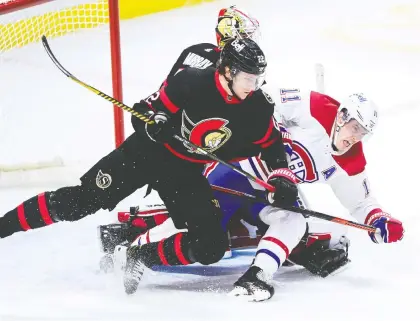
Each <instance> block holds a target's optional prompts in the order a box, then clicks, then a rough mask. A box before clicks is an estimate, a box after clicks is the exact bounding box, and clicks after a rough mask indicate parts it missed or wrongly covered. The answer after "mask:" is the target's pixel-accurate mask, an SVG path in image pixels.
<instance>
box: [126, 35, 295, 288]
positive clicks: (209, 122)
mask: <svg viewBox="0 0 420 321" xmlns="http://www.w3.org/2000/svg"><path fill="white" fill-rule="evenodd" d="M265 66H266V62H265V56H264V54H263V52H262V51H261V50H260V48H259V47H258V45H257V44H256V43H255V42H254V41H252V40H250V39H235V40H233V41H230V42H228V43H227V44H226V45H225V47H224V49H223V50H222V53H221V58H220V61H219V65H218V68H217V70H215V69H214V68H211V67H209V68H207V69H205V70H199V69H195V68H187V69H185V70H183V71H181V72H179V73H177V74H176V75H175V76H174V77H172V78H170V79H169V81H168V84H167V85H166V86H164V87H162V89H161V90H160V92H159V93H157V94H154V95H152V96H151V98H150V99H146V100H145V101H142V102H140V103H139V104H136V105H135V106H134V108H135V109H136V110H138V111H140V112H142V113H145V112H150V113H151V114H153V116H152V117H153V119H155V120H157V121H158V125H157V126H154V128H150V130H149V126H146V129H147V132H148V135H149V136H150V137H151V138H152V139H154V140H159V141H161V142H163V143H164V146H165V147H167V149H168V150H169V151H170V152H172V153H173V154H175V155H177V156H178V157H179V158H182V159H184V160H188V161H189V162H192V163H200V164H203V163H208V162H209V160H208V159H206V157H205V156H203V155H200V154H197V153H194V151H191V150H188V149H186V148H185V147H184V146H183V145H182V143H180V142H178V141H175V140H174V139H171V138H170V137H171V135H170V134H169V133H173V132H174V131H175V132H177V133H178V132H179V130H180V133H181V134H182V135H183V137H185V138H188V139H189V140H190V141H191V142H193V143H195V144H197V145H199V146H202V147H204V148H206V150H208V151H210V152H212V153H215V154H216V155H218V156H219V157H221V158H223V159H227V160H233V159H238V158H243V157H246V155H258V154H260V153H261V157H262V158H263V159H265V160H266V161H267V163H268V164H269V166H270V167H271V168H272V169H274V171H273V173H277V174H278V175H277V174H274V176H275V177H272V178H271V179H270V182H271V183H273V184H274V185H275V186H276V188H277V187H278V188H279V189H278V190H277V191H276V193H275V195H276V196H275V198H277V199H282V200H281V201H282V202H285V203H286V204H289V205H293V204H294V202H295V201H296V198H297V188H296V186H295V184H294V182H293V179H292V178H291V177H292V176H293V174H292V175H290V174H291V172H290V171H289V170H288V168H287V160H286V158H285V152H284V146H283V145H282V144H278V141H279V140H280V139H281V137H280V135H279V132H278V130H277V129H276V128H275V126H274V119H273V117H272V113H273V104H272V101H271V98H270V97H268V96H267V95H266V94H265V93H264V92H263V91H261V90H260V89H259V87H260V85H261V84H262V82H263V81H264V73H265ZM151 109H152V110H153V112H151V111H150V110H151ZM169 114H170V115H171V116H169ZM159 122H163V123H164V125H163V126H161V125H159ZM133 124H134V128H136V130H140V128H143V127H144V125H143V124H142V123H141V122H139V121H138V120H137V119H134V118H133ZM160 124H161V123H160ZM156 133H158V134H159V138H158V139H156ZM276 142H277V143H276ZM156 161H158V160H156ZM166 161H167V162H168V163H169V162H172V160H171V159H168V160H166ZM188 167H192V165H191V163H190V164H189V165H188ZM197 168H198V167H197ZM280 168H281V169H282V171H275V169H280ZM200 169H202V167H201V166H200ZM176 170H177V173H176V175H175V176H176V177H177V178H178V179H179V180H182V182H181V181H178V182H177V184H174V182H170V184H168V181H162V182H160V181H158V182H156V183H152V185H153V187H154V188H155V189H156V190H157V191H158V193H159V196H160V197H161V198H162V199H163V201H164V202H165V204H167V207H168V210H169V212H170V213H171V215H172V219H173V220H174V224H175V226H177V227H178V228H185V227H188V232H183V233H177V234H175V235H173V236H171V237H169V238H167V239H165V240H164V241H161V242H155V243H148V244H146V245H144V246H141V245H140V244H139V245H132V246H131V247H130V248H129V249H128V251H127V265H126V273H125V278H124V285H125V288H126V292H127V293H129V294H130V293H134V292H135V291H136V289H137V286H138V283H139V281H140V279H141V276H142V273H143V269H144V267H145V266H147V267H152V266H155V265H186V264H191V263H194V262H200V263H202V264H209V263H213V262H216V261H217V260H220V259H221V258H222V256H223V254H224V251H225V248H223V246H226V245H227V236H226V231H224V230H223V228H220V227H219V226H218V227H216V226H215V225H213V224H215V223H218V224H220V223H221V217H220V216H219V215H220V213H219V210H220V208H219V206H218V202H217V201H216V200H213V201H214V203H212V204H211V202H210V201H211V197H210V195H212V193H211V190H210V185H209V184H208V183H207V184H204V180H205V178H204V177H203V176H202V173H200V172H199V171H194V173H193V172H192V171H189V172H188V173H187V172H186V171H181V168H178V167H177V168H176ZM286 172H287V174H286ZM172 175H174V174H172ZM185 175H188V178H187V177H185ZM199 176H200V178H199ZM193 177H194V178H193ZM203 179H204V180H203ZM196 181H197V182H198V181H200V184H201V183H202V185H203V186H202V187H199V185H200V184H198V183H197V182H196ZM185 184H188V187H186V186H184V185H185ZM204 185H205V188H204ZM181 186H182V188H183V189H184V190H185V191H187V190H188V192H183V193H180V188H181ZM168 188H170V191H171V192H170V193H168V194H170V197H168V195H165V194H163V193H162V190H165V189H168ZM199 188H200V189H201V190H200V189H199ZM204 191H205V192H206V193H208V195H207V194H204ZM180 194H185V195H180ZM203 196H206V197H207V198H206V201H204V200H203V198H202V197H203ZM182 197H184V198H182ZM178 199H179V200H180V201H179V202H178V203H177V204H174V200H178ZM200 199H201V202H200V203H199V200H200ZM206 202H207V203H206ZM285 203H283V204H285ZM203 204H204V205H205V204H207V205H210V204H211V205H213V206H212V207H213V212H212V211H210V206H209V209H206V208H205V207H203ZM176 206H177V207H176ZM170 208H171V209H170ZM215 208H217V213H216V212H215V211H214V209H215ZM206 210H207V213H208V214H206ZM214 231H216V234H214ZM221 240H223V242H222V241H221ZM216 249H217V254H216V253H215V251H216ZM209 254H212V255H210V256H209Z"/></svg>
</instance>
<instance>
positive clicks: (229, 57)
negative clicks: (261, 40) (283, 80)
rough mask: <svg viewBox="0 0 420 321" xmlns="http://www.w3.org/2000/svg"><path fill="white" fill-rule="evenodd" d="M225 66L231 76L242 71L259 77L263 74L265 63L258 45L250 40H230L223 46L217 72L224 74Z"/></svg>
mask: <svg viewBox="0 0 420 321" xmlns="http://www.w3.org/2000/svg"><path fill="white" fill-rule="evenodd" d="M226 66H228V67H229V68H230V69H231V72H232V73H233V74H235V73H236V72H239V71H243V72H246V73H249V74H254V75H261V74H263V73H264V72H265V68H266V67H267V62H266V59H265V55H264V52H263V51H262V50H261V48H260V47H259V46H258V44H257V43H256V42H255V41H253V40H252V39H249V38H244V39H234V40H231V41H229V42H227V43H226V45H225V46H224V48H223V50H222V52H221V54H220V60H219V72H220V73H222V74H224V69H225V67H226Z"/></svg>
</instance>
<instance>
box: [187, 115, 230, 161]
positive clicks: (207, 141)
mask: <svg viewBox="0 0 420 321" xmlns="http://www.w3.org/2000/svg"><path fill="white" fill-rule="evenodd" d="M228 123H229V121H228V120H226V119H223V118H208V119H204V120H201V121H199V122H198V123H196V124H195V123H194V122H193V121H191V119H189V118H188V116H187V114H186V113H185V110H184V111H183V112H182V128H181V133H182V136H183V137H184V138H185V139H188V140H189V141H190V142H191V143H193V144H195V145H197V146H200V147H202V148H203V149H205V150H206V151H208V152H214V151H215V150H217V149H219V148H220V147H222V146H223V145H224V144H225V143H226V142H227V141H228V140H229V138H230V136H232V131H231V130H230V129H229V128H227V127H226V125H227V124H228ZM189 151H190V152H191V153H192V152H194V151H192V150H189Z"/></svg>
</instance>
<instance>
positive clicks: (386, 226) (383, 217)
mask: <svg viewBox="0 0 420 321" xmlns="http://www.w3.org/2000/svg"><path fill="white" fill-rule="evenodd" d="M365 224H367V225H371V226H373V227H376V232H375V233H372V232H369V236H370V238H371V239H372V241H373V242H375V243H392V242H398V241H400V240H402V238H403V236H404V227H403V225H402V223H401V222H400V221H399V220H397V219H395V218H393V217H392V216H391V215H389V214H388V213H385V212H382V210H380V209H374V210H372V211H371V212H370V213H369V214H368V216H367V217H366V219H365Z"/></svg>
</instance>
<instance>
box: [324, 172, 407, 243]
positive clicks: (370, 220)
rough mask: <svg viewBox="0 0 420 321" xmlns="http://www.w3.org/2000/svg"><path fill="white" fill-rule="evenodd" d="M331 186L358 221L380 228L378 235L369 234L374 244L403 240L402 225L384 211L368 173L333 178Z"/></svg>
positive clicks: (330, 182)
mask: <svg viewBox="0 0 420 321" xmlns="http://www.w3.org/2000/svg"><path fill="white" fill-rule="evenodd" d="M329 185H330V186H331V187H332V189H333V191H334V194H335V195H336V196H337V198H338V199H339V200H340V202H341V203H342V204H343V206H344V207H346V208H347V209H348V210H349V212H350V214H351V215H352V216H353V217H355V218H356V220H357V221H359V222H361V223H364V224H368V225H372V226H374V227H376V228H378V230H377V233H369V236H370V237H371V239H372V241H373V242H375V243H391V242H397V241H399V240H401V239H402V237H403V234H404V228H403V226H402V223H401V222H400V221H399V220H397V219H395V218H393V217H392V216H391V215H390V214H388V213H386V212H384V211H383V209H382V207H381V205H380V204H379V203H378V201H377V200H376V198H375V196H374V195H373V193H372V190H371V188H370V185H369V180H368V177H367V175H366V171H362V172H361V173H359V174H357V175H353V176H346V175H340V176H337V177H335V178H333V177H332V178H331V181H329Z"/></svg>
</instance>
